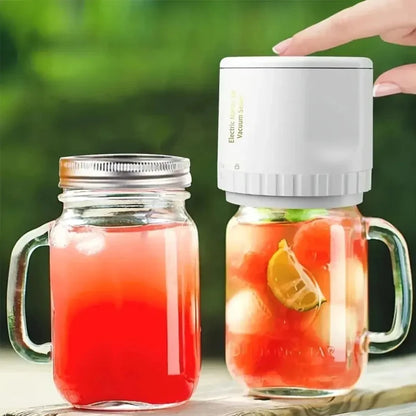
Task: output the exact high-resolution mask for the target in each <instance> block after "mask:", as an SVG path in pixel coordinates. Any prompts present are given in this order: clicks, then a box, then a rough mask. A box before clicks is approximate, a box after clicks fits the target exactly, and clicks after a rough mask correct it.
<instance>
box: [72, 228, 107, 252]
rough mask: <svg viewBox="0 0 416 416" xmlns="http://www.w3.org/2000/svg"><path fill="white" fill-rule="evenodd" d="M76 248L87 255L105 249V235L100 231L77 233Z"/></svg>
mask: <svg viewBox="0 0 416 416" xmlns="http://www.w3.org/2000/svg"><path fill="white" fill-rule="evenodd" d="M75 241H76V243H75V247H76V249H77V250H78V251H79V252H80V253H81V254H84V255H86V256H92V255H94V254H97V253H99V252H100V251H101V250H103V249H104V246H105V237H104V233H102V232H100V231H87V232H83V233H77V234H76V237H75Z"/></svg>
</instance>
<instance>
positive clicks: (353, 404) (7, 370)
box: [0, 351, 416, 416]
mask: <svg viewBox="0 0 416 416" xmlns="http://www.w3.org/2000/svg"><path fill="white" fill-rule="evenodd" d="M59 403H61V406H59V405H57V404H59ZM46 405H55V406H46ZM45 406H46V407H45ZM28 408H33V409H32V410H31V411H29V412H28V411H27V409H28ZM18 409H20V410H23V409H25V411H23V412H21V411H17V410H18ZM368 409H371V410H368ZM61 414H63V415H64V416H81V415H85V414H91V415H95V416H98V415H100V414H105V415H106V416H111V415H114V412H104V413H102V412H80V411H78V410H74V409H71V408H69V407H68V406H65V405H63V401H62V399H61V398H60V396H59V394H58V393H57V391H56V390H55V388H54V385H53V381H52V377H51V367H50V365H36V364H31V363H27V362H25V361H24V360H21V359H19V358H18V357H17V356H16V355H15V354H13V353H11V352H9V351H7V352H5V351H0V415H3V416H4V415H20V416H29V415H30V416H32V415H33V416H35V415H42V416H55V415H57V416H58V415H61ZM156 414H157V415H160V416H168V415H184V416H191V415H192V416H249V415H253V416H275V415H276V416H318V415H319V416H324V415H344V416H345V415H354V416H416V355H410V356H406V357H400V358H394V359H391V358H390V359H384V360H377V361H374V362H371V363H370V364H369V366H368V370H367V373H366V375H365V376H364V377H363V378H362V380H361V381H360V383H359V385H358V386H357V388H356V389H355V390H354V391H353V392H352V393H350V394H349V395H347V396H343V397H337V398H326V399H312V400H310V399H309V400H294V399H291V400H285V401H283V400H256V399H253V398H251V397H246V396H244V394H243V391H242V389H241V387H240V386H239V385H238V384H237V383H235V382H234V381H233V380H232V379H231V378H230V376H229V375H228V373H227V371H226V368H225V365H224V364H223V363H221V362H213V361H208V362H205V363H204V365H203V369H202V375H201V380H200V383H199V386H198V389H197V391H196V393H195V394H194V396H193V398H192V400H191V401H190V402H189V403H187V404H186V405H183V406H180V407H176V408H172V409H170V410H163V411H146V412H128V413H127V415H128V416H133V415H140V416H150V415H156Z"/></svg>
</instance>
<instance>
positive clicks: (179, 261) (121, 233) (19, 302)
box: [8, 154, 200, 410]
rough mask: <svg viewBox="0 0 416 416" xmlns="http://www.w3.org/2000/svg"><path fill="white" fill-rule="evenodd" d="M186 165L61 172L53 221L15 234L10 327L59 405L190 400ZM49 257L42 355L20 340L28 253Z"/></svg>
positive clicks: (192, 244)
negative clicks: (42, 369) (60, 399)
mask: <svg viewBox="0 0 416 416" xmlns="http://www.w3.org/2000/svg"><path fill="white" fill-rule="evenodd" d="M190 182H191V176H190V173H189V160H188V159H185V158H180V157H174V156H162V155H142V154H118V155H89V156H73V157H64V158H61V160H60V186H61V187H62V188H63V190H64V191H63V193H62V194H61V195H60V196H59V199H60V200H61V201H62V202H63V204H64V209H63V213H62V215H61V216H60V217H59V218H58V219H57V220H56V221H52V222H50V223H48V224H45V225H43V226H41V227H39V228H37V229H36V230H33V231H30V232H29V233H27V234H25V235H24V236H23V237H21V239H20V240H19V241H18V242H17V244H16V246H15V248H14V250H13V253H12V258H11V264H10V273H9V287H8V323H9V333H10V339H11V342H12V344H13V346H14V348H15V349H16V351H17V352H18V353H19V354H20V355H21V356H23V357H24V358H26V359H29V360H33V361H37V362H46V361H48V360H49V359H50V358H52V359H53V367H54V381H55V384H56V386H57V388H58V390H59V391H60V393H61V394H62V395H63V396H64V397H65V399H66V400H68V402H70V403H71V404H73V405H74V406H76V407H80V408H88V409H97V410H98V409H99V410H108V409H114V410H134V409H155V408H163V407H168V406H172V405H177V404H179V403H182V402H184V401H186V400H188V399H189V398H190V396H191V394H192V392H193V390H194V388H195V386H196V383H197V380H198V376H199V371H200V339H199V337H200V321H199V266H198V236H197V230H196V226H195V224H194V222H193V221H192V219H191V218H190V217H189V215H188V213H187V212H186V210H185V200H186V199H188V198H189V193H188V192H186V191H185V187H187V186H189V185H190ZM42 245H49V247H50V281H51V312H52V343H51V344H49V343H48V344H45V345H36V344H34V343H33V342H32V341H31V340H30V339H29V337H28V333H27V329H26V322H25V311H24V299H25V282H26V272H27V261H28V258H29V256H30V254H31V253H32V251H33V250H34V249H35V248H37V247H39V246H42Z"/></svg>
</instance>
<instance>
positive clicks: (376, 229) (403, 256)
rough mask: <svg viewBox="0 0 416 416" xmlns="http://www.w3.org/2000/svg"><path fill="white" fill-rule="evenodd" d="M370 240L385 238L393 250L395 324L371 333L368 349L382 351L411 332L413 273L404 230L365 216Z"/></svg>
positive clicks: (379, 352)
mask: <svg viewBox="0 0 416 416" xmlns="http://www.w3.org/2000/svg"><path fill="white" fill-rule="evenodd" d="M364 221H365V227H366V237H367V239H368V240H379V241H382V242H383V243H384V244H386V246H387V247H388V249H389V251H390V257H391V264H392V269H393V283H394V293H395V306H394V315H393V323H392V327H391V329H390V330H389V331H388V332H371V331H369V332H368V341H369V352H371V353H375V354H383V353H385V352H389V351H391V350H393V349H395V348H397V347H398V346H399V345H400V344H401V343H402V342H403V341H404V339H405V338H406V335H407V333H408V332H409V327H410V321H411V318H412V302H413V300H412V296H413V295H412V275H411V271H410V260H409V251H408V249H407V244H406V241H405V239H404V238H403V236H402V235H401V233H400V232H399V231H398V230H397V229H396V228H395V227H394V226H393V225H391V224H390V223H389V222H387V221H385V220H382V219H380V218H365V219H364Z"/></svg>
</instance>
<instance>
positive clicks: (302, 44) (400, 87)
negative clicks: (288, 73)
mask: <svg viewBox="0 0 416 416" xmlns="http://www.w3.org/2000/svg"><path fill="white" fill-rule="evenodd" d="M377 35H378V36H380V38H381V39H382V40H384V41H386V42H390V43H396V44H398V45H412V46H416V0H365V1H362V2H361V3H358V4H356V5H354V6H352V7H350V8H348V9H345V10H342V11H340V12H338V13H336V14H334V15H333V16H331V17H329V18H328V19H325V20H323V21H322V22H319V23H317V24H315V25H313V26H311V27H308V28H307V29H304V30H302V31H301V32H299V33H296V34H295V35H294V36H293V37H291V38H289V39H286V40H284V41H282V42H280V43H278V44H277V45H276V46H274V47H273V51H274V52H276V53H278V54H279V55H281V56H288V55H308V54H310V53H313V52H317V51H323V50H325V49H329V48H333V47H335V46H338V45H342V44H344V43H348V42H350V41H352V40H356V39H361V38H367V37H370V36H377ZM400 92H403V93H407V94H416V64H412V65H404V66H399V67H397V68H394V69H391V70H390V71H387V72H385V73H384V74H382V75H380V76H379V77H378V78H377V80H376V82H375V83H374V96H375V97H381V96H384V95H391V94H397V93H400Z"/></svg>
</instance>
